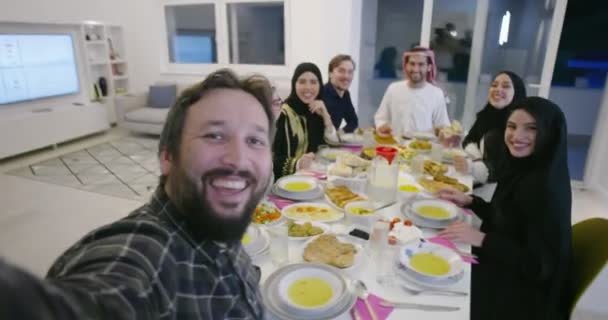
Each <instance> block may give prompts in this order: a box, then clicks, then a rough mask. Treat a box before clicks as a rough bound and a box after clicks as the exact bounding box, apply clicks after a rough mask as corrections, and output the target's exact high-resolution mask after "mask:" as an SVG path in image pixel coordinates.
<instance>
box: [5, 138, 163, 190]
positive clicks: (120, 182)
mask: <svg viewBox="0 0 608 320" xmlns="http://www.w3.org/2000/svg"><path fill="white" fill-rule="evenodd" d="M157 150H158V139H155V138H145V137H125V138H122V139H118V140H114V141H111V142H106V143H102V144H98V145H95V146H92V147H89V148H86V149H84V150H80V151H77V152H73V153H69V154H66V155H62V156H60V157H57V158H54V159H50V160H46V161H43V162H39V163H36V164H33V165H30V166H27V167H25V168H21V169H17V170H14V171H11V172H9V174H12V175H15V176H20V177H25V178H29V179H33V180H38V181H44V182H48V183H52V184H58V185H62V186H68V187H73V188H77V189H82V190H87V191H92V192H97V193H102V194H106V195H111V196H117V197H123V198H129V199H136V200H142V201H145V200H147V199H148V198H149V195H150V194H151V193H152V192H153V191H154V189H155V188H156V186H157V184H158V176H159V175H160V169H159V165H158V157H157V155H156V154H157Z"/></svg>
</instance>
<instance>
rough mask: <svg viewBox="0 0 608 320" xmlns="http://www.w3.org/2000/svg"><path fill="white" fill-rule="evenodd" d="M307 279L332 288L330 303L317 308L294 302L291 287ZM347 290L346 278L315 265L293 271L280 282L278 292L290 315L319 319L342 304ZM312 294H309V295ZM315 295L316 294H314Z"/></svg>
mask: <svg viewBox="0 0 608 320" xmlns="http://www.w3.org/2000/svg"><path fill="white" fill-rule="evenodd" d="M305 278H316V279H320V280H322V281H324V282H325V283H326V284H328V285H329V286H330V287H331V291H332V292H331V296H330V299H329V301H327V302H326V303H325V304H323V305H319V306H315V307H306V306H302V305H300V304H298V303H296V302H295V301H293V300H292V299H291V298H290V297H289V294H288V292H289V287H290V286H291V285H292V284H293V283H294V282H296V281H298V280H300V279H305ZM346 290H347V287H346V284H345V283H344V278H343V277H341V276H340V275H338V274H336V273H334V272H330V271H327V270H325V269H320V268H317V267H315V266H313V265H311V266H309V267H302V268H300V269H297V270H293V271H291V272H287V273H286V274H285V275H284V276H283V277H282V278H281V280H279V284H278V291H279V298H280V299H281V302H282V303H283V304H284V305H285V307H286V309H287V310H288V311H289V312H290V313H295V314H297V315H302V316H310V317H318V316H319V315H322V314H324V313H327V311H328V310H330V309H331V308H334V307H335V306H336V305H337V304H338V302H340V298H341V297H343V296H344V293H345V291H346ZM310 293H312V292H309V294H310ZM312 294H314V293H312Z"/></svg>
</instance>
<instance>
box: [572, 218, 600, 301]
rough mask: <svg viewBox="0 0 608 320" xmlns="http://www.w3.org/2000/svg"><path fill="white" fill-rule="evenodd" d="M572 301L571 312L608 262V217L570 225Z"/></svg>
mask: <svg viewBox="0 0 608 320" xmlns="http://www.w3.org/2000/svg"><path fill="white" fill-rule="evenodd" d="M572 248H573V253H572V254H573V262H574V265H573V283H572V285H573V301H572V305H571V309H570V310H571V313H572V311H574V308H575V306H576V305H577V303H578V302H579V300H580V298H581V297H582V296H583V294H584V293H585V291H586V290H587V289H588V288H589V286H590V285H591V283H592V282H593V281H594V279H595V277H596V276H597V275H598V274H599V273H600V271H602V269H603V268H604V267H605V266H606V262H608V219H603V218H591V219H587V220H583V221H581V222H578V223H576V224H575V225H574V226H573V227H572Z"/></svg>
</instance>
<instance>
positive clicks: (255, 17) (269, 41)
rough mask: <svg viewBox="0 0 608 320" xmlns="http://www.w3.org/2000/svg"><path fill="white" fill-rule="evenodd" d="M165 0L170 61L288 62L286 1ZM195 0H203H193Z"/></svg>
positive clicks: (210, 62) (255, 63) (266, 63)
mask: <svg viewBox="0 0 608 320" xmlns="http://www.w3.org/2000/svg"><path fill="white" fill-rule="evenodd" d="M165 1H167V2H168V4H166V5H165V7H164V10H165V20H166V25H167V50H168V51H167V52H168V56H167V58H168V59H167V60H168V61H167V62H168V63H169V67H170V66H171V65H176V64H190V65H191V64H197V65H204V64H219V65H228V64H248V65H276V66H285V64H286V62H285V60H286V59H285V56H286V55H285V21H284V20H285V18H284V16H285V13H284V12H285V7H284V2H283V1H280V0H259V1H256V0H246V1H244V0H234V1H232V0H224V1H219V0H218V1H209V0H192V2H193V3H185V4H184V3H183V1H180V4H174V2H173V4H172V3H171V2H172V1H169V0H165ZM197 1H198V2H199V3H194V2H197ZM185 67H186V66H184V68H185ZM175 68H178V67H177V66H175ZM190 68H192V67H190ZM182 70H183V68H182Z"/></svg>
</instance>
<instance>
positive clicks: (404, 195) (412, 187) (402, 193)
mask: <svg viewBox="0 0 608 320" xmlns="http://www.w3.org/2000/svg"><path fill="white" fill-rule="evenodd" d="M422 191H423V190H422V188H421V187H420V186H419V185H417V184H414V183H409V182H406V183H400V184H399V185H398V186H397V195H398V197H399V199H400V200H402V201H408V200H410V199H412V198H414V197H416V196H417V195H419V194H420V192H422Z"/></svg>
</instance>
